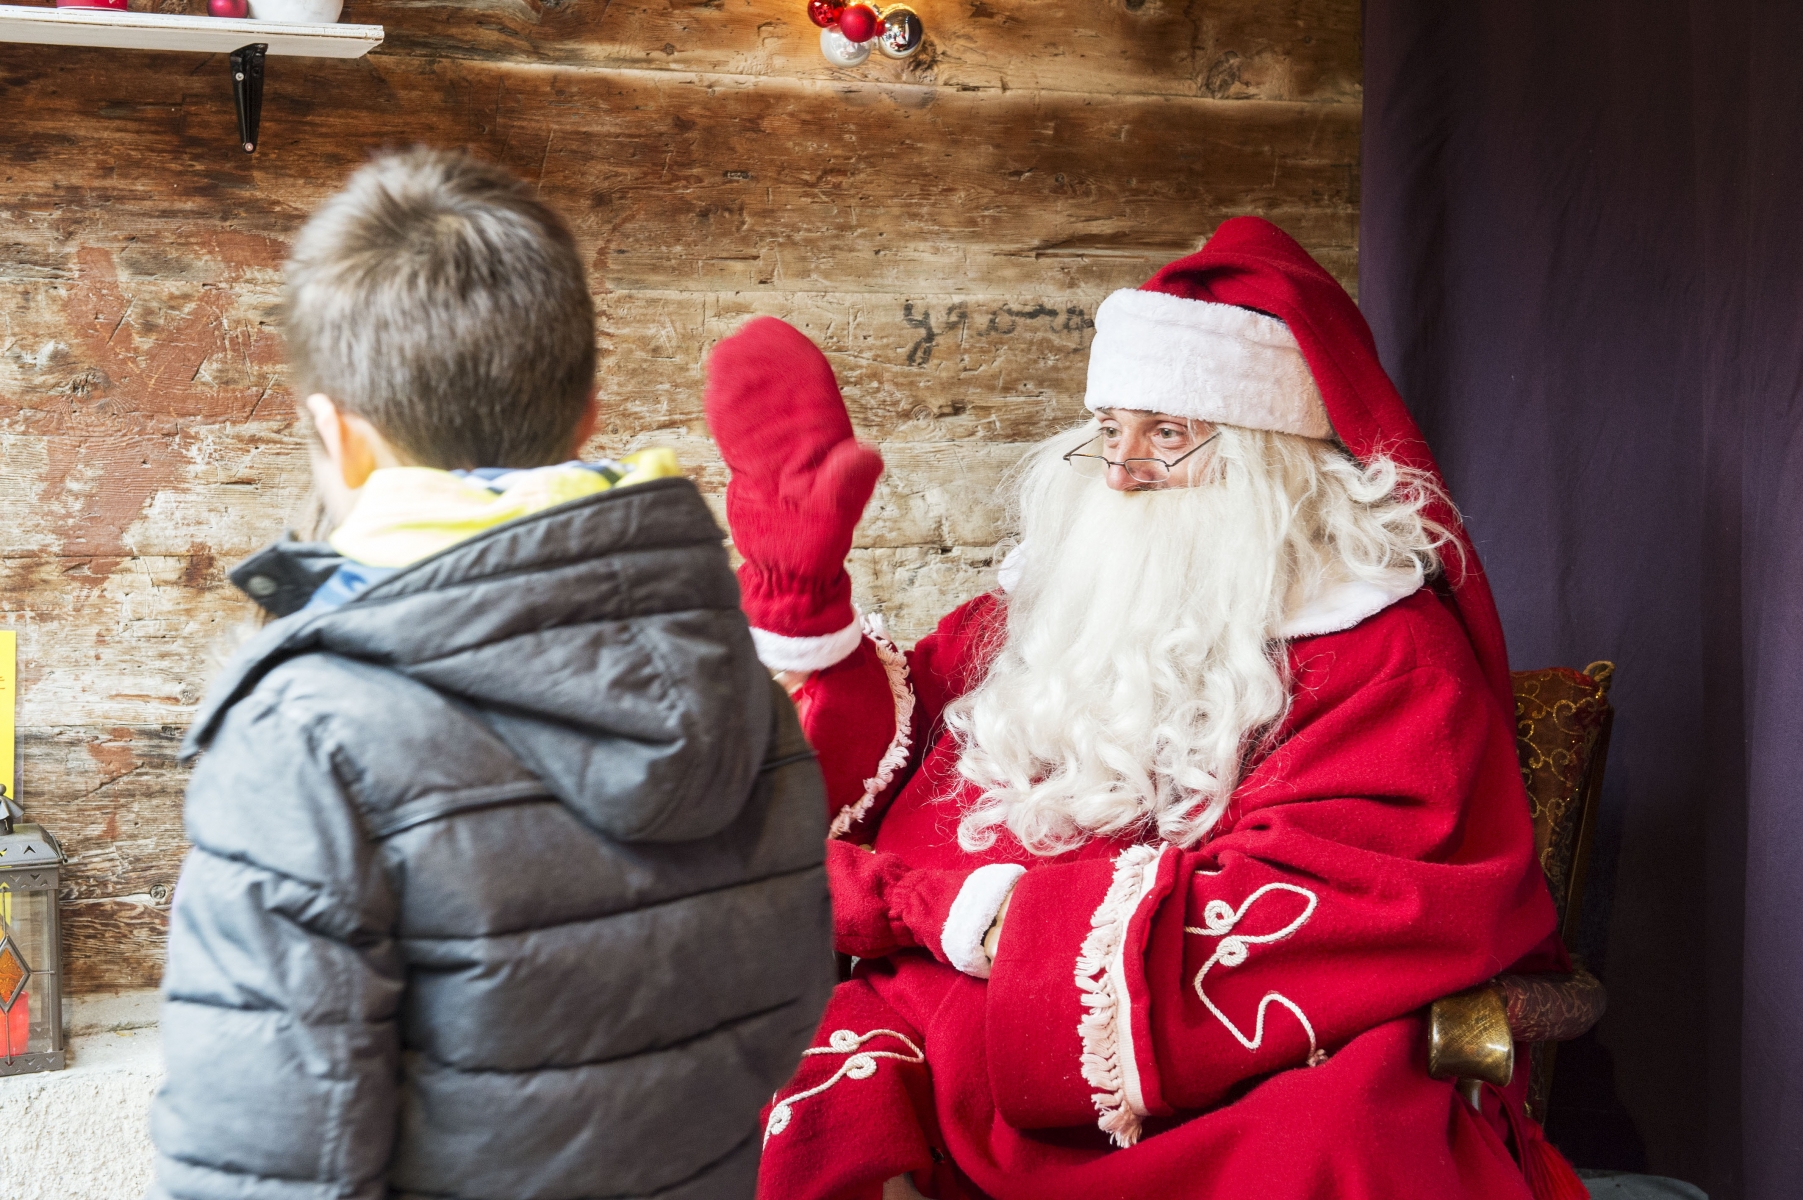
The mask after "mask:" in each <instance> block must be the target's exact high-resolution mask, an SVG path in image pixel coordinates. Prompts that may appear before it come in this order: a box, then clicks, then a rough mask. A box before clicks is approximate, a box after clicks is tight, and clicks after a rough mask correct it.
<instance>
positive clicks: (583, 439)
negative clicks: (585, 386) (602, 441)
mask: <svg viewBox="0 0 1803 1200" xmlns="http://www.w3.org/2000/svg"><path fill="white" fill-rule="evenodd" d="M600 424H601V389H600V388H599V387H597V388H595V390H594V391H592V392H590V393H589V394H588V401H587V403H585V404H584V405H583V406H582V415H581V416H580V417H577V418H576V430H575V432H574V433H573V434H572V435H571V440H570V457H571V458H581V457H582V448H583V447H584V446H586V445H588V440H589V439H590V438H592V437H594V436H595V430H596V429H597V428H599V427H600Z"/></svg>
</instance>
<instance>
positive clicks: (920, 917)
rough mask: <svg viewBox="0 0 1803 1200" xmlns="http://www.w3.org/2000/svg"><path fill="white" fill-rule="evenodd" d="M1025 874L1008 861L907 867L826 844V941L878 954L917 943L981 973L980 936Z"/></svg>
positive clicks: (862, 954) (891, 858)
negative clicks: (829, 901) (955, 867)
mask: <svg viewBox="0 0 1803 1200" xmlns="http://www.w3.org/2000/svg"><path fill="white" fill-rule="evenodd" d="M1025 873H1026V872H1025V870H1024V869H1023V868H1021V867H1018V866H1015V865H1014V864H1012V863H991V864H990V865H988V866H985V867H977V868H976V869H974V870H970V871H948V870H939V869H931V868H916V867H910V866H909V865H908V864H907V861H906V860H904V859H903V858H902V857H901V856H900V855H898V854H877V853H874V852H872V851H869V850H863V849H860V848H858V847H856V846H853V845H852V844H851V843H850V842H842V841H838V840H833V841H829V842H827V844H826V879H827V884H828V885H829V886H830V887H831V889H832V893H833V942H834V945H835V948H836V949H837V950H838V951H839V952H840V953H841V954H850V955H852V956H854V957H856V958H880V957H882V956H883V955H886V954H890V953H893V952H894V951H896V950H906V949H908V948H909V947H912V946H919V947H921V948H923V949H925V950H928V951H931V952H932V955H933V957H934V958H937V959H938V960H939V961H940V962H943V963H950V964H951V965H952V966H954V967H956V968H958V969H959V970H960V971H963V972H964V973H965V974H966V975H975V976H976V977H977V978H979V979H987V978H989V956H988V955H987V954H986V953H984V951H983V935H984V934H986V933H988V932H989V926H990V925H991V924H993V923H994V921H995V914H996V912H997V911H998V910H999V909H1000V908H1001V906H1002V901H1003V900H1005V899H1007V897H1008V893H1009V892H1010V891H1012V890H1013V888H1014V884H1015V881H1016V880H1018V879H1019V878H1020V877H1021V876H1022V875H1024V874H1025Z"/></svg>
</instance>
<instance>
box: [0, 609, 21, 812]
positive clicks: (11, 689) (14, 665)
mask: <svg viewBox="0 0 1803 1200" xmlns="http://www.w3.org/2000/svg"><path fill="white" fill-rule="evenodd" d="M18 706H19V635H18V634H16V633H14V632H13V631H12V630H10V629H0V783H4V784H5V785H6V794H7V795H8V796H11V797H12V799H13V803H14V804H17V803H18V802H19V775H18V771H17V769H16V768H15V766H14V759H13V731H14V728H15V725H14V722H15V719H16V714H17V711H18Z"/></svg>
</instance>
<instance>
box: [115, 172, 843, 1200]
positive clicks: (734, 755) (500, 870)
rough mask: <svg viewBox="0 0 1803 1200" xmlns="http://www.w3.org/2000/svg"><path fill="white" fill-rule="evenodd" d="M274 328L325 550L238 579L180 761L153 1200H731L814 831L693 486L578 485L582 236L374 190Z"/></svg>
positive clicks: (785, 1070) (807, 1006)
mask: <svg viewBox="0 0 1803 1200" xmlns="http://www.w3.org/2000/svg"><path fill="white" fill-rule="evenodd" d="M283 326H284V328H283V333H284V336H285V338H286V340H287V344H288V347H289V352H290V354H291V356H292V359H293V363H294V367H295V373H296V378H297V383H298V384H299V386H300V388H301V394H302V395H303V396H305V397H306V400H305V408H306V411H307V413H308V415H309V416H310V418H311V422H312V425H313V428H314V431H315V432H316V434H317V440H316V445H315V448H314V466H315V474H316V476H317V481H318V484H319V488H320V492H321V494H322V496H323V497H324V500H325V503H326V506H327V508H328V511H329V513H330V515H331V516H332V517H333V518H335V519H336V520H337V521H338V527H337V530H336V532H335V533H334V534H333V536H332V539H331V541H330V543H329V544H320V543H299V542H278V543H276V544H275V545H272V546H270V547H269V548H267V549H265V550H264V551H262V552H261V553H259V554H258V555H257V556H255V557H254V558H252V559H251V560H250V561H249V562H247V563H245V564H244V565H243V566H242V567H240V568H239V569H238V570H237V571H235V572H234V573H233V579H234V581H235V582H237V583H239V584H240V586H242V587H243V588H244V589H245V590H246V591H247V592H248V593H249V594H250V595H251V596H253V597H254V598H256V599H257V600H258V601H259V602H260V603H261V604H262V605H263V606H264V607H265V608H266V609H268V610H269V611H270V612H271V613H272V614H273V615H275V616H277V617H281V618H283V619H281V620H277V621H275V622H274V623H273V624H271V625H269V626H268V627H267V628H265V629H264V630H263V631H262V632H261V633H260V634H259V635H258V636H257V637H256V639H254V640H253V641H252V642H251V643H250V644H249V645H247V646H246V647H245V648H244V649H243V650H242V651H241V652H240V653H239V654H238V655H237V656H236V657H235V658H234V660H233V662H232V663H231V664H230V666H228V667H227V669H226V671H225V674H224V676H223V677H222V678H221V679H219V680H218V681H217V682H216V683H215V685H214V687H213V688H212V691H211V693H210V694H209V696H208V697H207V700H206V702H205V703H204V704H203V705H202V706H201V711H200V713H199V714H198V716H197V718H196V720H195V723H194V726H193V728H192V730H191V731H190V733H189V735H188V740H187V743H186V745H185V747H184V754H185V755H186V756H188V757H192V756H195V755H198V754H201V752H202V751H205V755H204V757H202V758H201V759H200V761H199V763H198V765H197V766H196V768H195V771H194V776H193V779H192V781H191V783H190V785H189V789H188V801H187V808H186V815H185V820H186V828H187V834H188V837H189V839H190V840H191V841H192V842H193V845H194V849H193V851H192V852H191V853H190V855H189V857H188V860H187V863H186V865H185V866H184V868H183V871H182V879H181V886H180V887H179V888H178V890H177V893H176V901H175V905H174V911H173V914H172V919H171V925H170V939H169V965H168V970H167V973H166V975H165V977H164V981H163V987H164V996H165V1007H164V1013H163V1034H164V1047H165V1053H166V1056H167V1060H168V1077H167V1080H166V1082H165V1083H164V1085H163V1087H162V1090H161V1091H160V1093H159V1094H158V1097H157V1101H156V1105H155V1108H154V1110H153V1113H152V1118H151V1127H152V1128H151V1132H152V1137H153V1140H154V1141H155V1143H156V1146H157V1151H158V1165H157V1181H156V1184H155V1186H154V1187H153V1188H152V1190H151V1193H150V1194H151V1196H152V1197H153V1198H157V1200H162V1198H169V1200H175V1198H181V1200H202V1198H206V1200H212V1198H214V1197H226V1196H231V1197H259V1198H260V1197H271V1198H274V1197H282V1198H284V1200H286V1198H289V1197H296V1198H298V1197H303V1196H304V1197H327V1196H330V1197H334V1198H339V1197H344V1198H352V1197H369V1198H372V1200H375V1198H379V1197H408V1196H417V1197H423V1196H433V1197H506V1198H510V1200H522V1198H524V1197H535V1196H556V1197H574V1196H658V1197H672V1198H674V1197H685V1198H686V1197H716V1196H720V1197H725V1196H749V1195H750V1194H751V1192H752V1189H753V1187H754V1181H755V1177H756V1172H757V1161H758V1154H759V1147H760V1132H759V1129H758V1116H757V1113H758V1108H759V1106H760V1105H761V1104H763V1103H764V1101H765V1100H766V1099H767V1098H768V1096H769V1095H770V1094H771V1092H772V1091H773V1090H774V1089H775V1088H776V1087H777V1086H778V1085H780V1084H781V1083H782V1081H783V1080H784V1079H785V1078H786V1077H787V1076H788V1074H789V1073H790V1072H791V1071H792V1070H793V1069H794V1067H795V1064H796V1062H797V1061H798V1058H799V1055H800V1052H801V1050H802V1049H803V1048H804V1047H805V1046H806V1045H807V1042H808V1039H809V1036H810V1034H811V1033H812V1031H813V1028H814V1024H815V1022H816V1021H817V1019H818V1018H819V1015H820V1012H821V1009H822V1007H823V1004H824V1001H825V998H826V995H827V993H828V991H829V989H830V987H831V985H832V982H833V967H832V958H831V954H830V950H829V945H830V917H829V913H828V906H827V899H826V887H825V880H824V876H823V873H822V868H821V860H822V853H823V837H824V828H823V822H824V817H823V814H824V810H825V802H824V797H823V793H822V790H821V783H820V777H819V773H818V771H817V769H816V767H815V766H814V764H813V762H812V756H811V754H810V753H809V752H808V749H807V745H806V743H805V741H804V740H803V739H802V737H801V734H800V731H799V726H798V725H797V722H796V719H795V716H794V713H793V710H792V709H791V708H790V707H789V704H788V701H787V699H786V697H784V696H783V695H782V693H781V691H780V689H776V690H773V685H772V684H771V682H770V681H769V679H768V678H767V676H766V674H765V672H764V670H763V669H762V668H761V667H760V666H759V664H758V660H757V655H756V653H755V651H754V650H753V648H752V644H751V638H750V635H749V632H748V630H747V628H746V624H745V618H744V616H743V615H742V614H741V612H740V611H739V600H738V592H737V588H736V586H735V585H734V582H733V578H732V573H731V570H730V569H729V566H728V562H727V557H726V553H725V551H724V549H723V548H722V546H721V534H720V530H719V528H718V527H717V526H716V525H715V524H714V522H713V520H712V518H711V517H710V516H709V513H708V510H707V507H706V505H705V504H704V503H703V502H702V500H701V497H700V495H699V494H698V493H697V491H696V490H695V488H694V486H693V485H692V484H690V483H689V482H688V481H687V480H685V479H683V478H681V477H680V476H679V475H677V474H676V472H675V469H674V464H673V462H671V461H670V459H669V458H668V456H667V454H660V453H652V454H647V455H641V456H638V457H637V458H636V459H634V460H629V461H627V462H624V463H603V464H581V463H571V462H566V461H565V460H567V459H570V458H571V457H573V456H574V454H575V452H576V450H577V448H578V447H579V446H580V445H581V444H582V442H583V441H584V439H585V438H586V436H587V435H588V433H589V432H590V431H591V429H592V428H593V425H594V421H595V399H594V391H593V375H594V369H595V343H594V309H593V305H592V302H591V300H590V297H589V293H588V286H587V282H586V280H585V278H584V272H583V267H582V263H581V260H580V259H579V257H578V255H577V250H576V247H575V244H574V242H573V240H572V238H571V236H570V233H569V230H568V229H567V228H566V227H565V226H564V224H563V222H562V221H561V220H559V219H558V218H557V216H556V215H555V214H553V213H552V212H551V211H550V210H549V209H547V208H546V207H545V206H544V205H543V204H542V203H541V202H540V201H539V200H538V199H537V198H536V197H535V196H534V195H533V193H532V192H531V190H530V189H528V188H527V187H526V186H525V185H524V184H522V183H520V182H519V181H518V180H517V179H514V178H513V177H512V176H510V175H508V174H507V173H506V172H504V171H501V170H500V169H498V168H495V167H492V166H488V165H486V164H483V163H480V162H478V161H476V160H474V159H472V158H469V157H467V156H463V155H453V154H445V153H438V152H431V151H424V150H415V151H411V152H408V153H404V154H398V155H393V156H389V157H385V158H382V159H380V160H378V161H376V162H374V163H372V164H371V165H369V166H367V167H365V168H363V169H362V170H361V171H359V172H358V173H357V174H356V175H354V176H353V177H352V179H351V181H350V183H349V184H348V186H347V187H346V188H345V189H344V191H342V192H340V193H339V194H338V195H337V196H335V197H333V198H332V199H330V200H328V201H327V202H326V203H325V205H324V206H323V207H322V208H321V209H320V210H319V211H318V212H317V213H316V214H315V215H314V216H313V218H312V219H311V220H310V221H309V222H308V223H307V225H306V227H305V228H304V229H303V230H302V232H301V235H300V237H299V239H298V240H297V242H296V245H295V249H294V257H293V259H292V260H291V261H290V263H289V264H288V272H287V293H286V305H285V312H284V316H283ZM559 463H561V464H563V465H549V464H559Z"/></svg>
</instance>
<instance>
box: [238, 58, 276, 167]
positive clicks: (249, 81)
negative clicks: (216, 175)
mask: <svg viewBox="0 0 1803 1200" xmlns="http://www.w3.org/2000/svg"><path fill="white" fill-rule="evenodd" d="M268 51H269V45H268V43H266V42H252V43H251V44H250V45H248V46H241V47H239V48H238V49H236V50H234V51H232V60H231V61H232V99H233V100H234V101H236V102H237V105H238V144H239V145H240V146H242V147H244V152H245V153H246V154H250V153H252V152H254V151H255V150H256V148H257V126H258V125H259V124H260V123H261V122H262V119H263V56H264V55H265V54H266V53H268Z"/></svg>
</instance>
